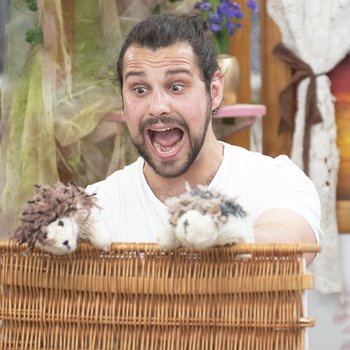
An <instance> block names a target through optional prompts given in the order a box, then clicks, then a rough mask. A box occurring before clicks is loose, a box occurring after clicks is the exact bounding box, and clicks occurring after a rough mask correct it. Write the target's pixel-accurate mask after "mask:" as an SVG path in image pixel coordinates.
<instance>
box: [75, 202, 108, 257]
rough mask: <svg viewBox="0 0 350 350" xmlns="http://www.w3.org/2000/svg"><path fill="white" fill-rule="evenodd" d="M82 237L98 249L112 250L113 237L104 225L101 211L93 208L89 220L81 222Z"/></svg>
mask: <svg viewBox="0 0 350 350" xmlns="http://www.w3.org/2000/svg"><path fill="white" fill-rule="evenodd" d="M80 237H81V238H82V239H86V240H88V241H89V242H90V243H91V244H92V245H93V246H94V247H96V248H98V249H101V250H104V251H108V250H109V249H110V248H111V245H112V235H111V234H110V232H109V231H108V229H107V227H106V225H105V223H104V220H103V216H102V215H101V209H99V208H93V209H92V210H91V212H90V214H89V216H88V218H87V219H86V220H85V221H82V222H81V224H80Z"/></svg>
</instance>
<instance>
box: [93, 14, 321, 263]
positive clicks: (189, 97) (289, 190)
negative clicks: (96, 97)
mask: <svg viewBox="0 0 350 350" xmlns="http://www.w3.org/2000/svg"><path fill="white" fill-rule="evenodd" d="M117 73H118V78H119V83H120V87H121V93H122V97H123V102H124V115H125V119H126V123H127V126H128V129H129V132H130V135H131V138H132V140H133V143H134V145H135V147H136V148H137V150H138V152H139V154H140V156H141V157H140V158H139V159H138V160H137V161H136V162H135V163H133V164H131V165H129V166H127V167H125V168H124V169H123V170H120V171H117V172H116V173H114V174H112V175H111V176H110V177H108V178H107V179H106V180H104V181H101V182H99V183H97V184H94V185H92V186H89V187H88V191H90V192H97V195H98V198H99V200H100V204H101V206H102V207H103V209H104V212H103V215H104V217H105V220H106V223H107V225H108V228H109V229H110V230H111V233H112V235H113V239H114V240H115V241H119V242H154V241H155V238H154V237H155V235H156V233H157V232H159V230H161V229H162V228H164V226H165V225H168V216H169V214H168V212H167V207H166V205H165V204H164V201H165V200H166V199H167V198H169V197H171V196H176V195H179V194H181V193H182V192H184V190H185V183H186V182H187V183H188V184H189V185H190V186H191V187H193V186H196V185H198V184H202V185H208V186H209V188H215V189H216V190H218V191H220V192H222V193H225V194H226V195H229V196H231V197H235V198H237V200H238V202H239V203H240V204H241V205H242V206H243V207H244V208H245V210H246V211H247V212H248V213H249V214H250V215H251V217H252V218H253V221H254V225H253V232H254V236H255V240H256V242H304V243H305V242H308V243H313V242H316V241H317V238H318V231H319V225H320V204H319V199H318V195H317V193H316V190H315V188H314V186H313V184H312V183H311V181H310V180H309V179H308V178H307V177H306V176H305V174H304V173H303V172H302V171H301V170H299V169H298V168H297V167H296V166H295V165H294V164H293V163H292V162H291V161H290V160H289V159H288V158H287V157H286V156H280V157H277V158H276V159H272V158H270V157H267V156H264V155H261V154H259V153H255V152H251V151H247V150H245V149H242V148H239V147H235V146H232V145H228V144H225V143H223V142H220V141H218V140H217V139H216V137H215V135H214V132H213V128H212V115H213V113H215V111H217V110H218V108H219V107H220V103H221V100H222V95H223V85H224V77H223V74H222V73H221V71H220V69H219V67H218V64H217V60H216V53H215V48H214V46H213V44H212V40H211V33H210V31H209V29H208V27H207V24H206V23H205V21H204V20H203V19H202V18H201V17H200V16H189V15H180V16H178V15H173V14H166V15H165V14H163V15H155V16H152V17H150V18H148V19H146V20H144V21H142V22H140V23H138V24H137V25H136V26H135V27H134V28H133V29H132V30H131V32H130V33H129V35H128V37H127V38H126V41H125V43H124V46H123V47H122V50H121V52H120V57H119V60H118V63H117ZM306 258H307V260H308V261H311V260H312V258H313V256H312V255H308V256H307V257H306Z"/></svg>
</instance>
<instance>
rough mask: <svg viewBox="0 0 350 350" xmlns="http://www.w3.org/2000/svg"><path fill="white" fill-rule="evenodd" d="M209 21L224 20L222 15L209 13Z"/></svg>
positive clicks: (217, 21) (219, 21) (218, 21)
mask: <svg viewBox="0 0 350 350" xmlns="http://www.w3.org/2000/svg"><path fill="white" fill-rule="evenodd" d="M209 21H210V23H217V24H221V23H222V22H223V21H224V18H223V17H222V16H219V15H217V14H211V15H209Z"/></svg>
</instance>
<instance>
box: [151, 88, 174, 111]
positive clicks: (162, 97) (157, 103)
mask: <svg viewBox="0 0 350 350" xmlns="http://www.w3.org/2000/svg"><path fill="white" fill-rule="evenodd" d="M170 112H171V108H170V101H169V96H168V94H167V93H166V92H165V91H162V90H153V91H152V93H151V95H150V100H149V115H150V116H152V117H159V116H161V115H167V114H169V113H170Z"/></svg>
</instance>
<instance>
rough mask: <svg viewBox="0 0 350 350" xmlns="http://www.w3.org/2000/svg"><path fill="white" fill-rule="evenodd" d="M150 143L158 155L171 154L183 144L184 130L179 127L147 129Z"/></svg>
mask: <svg viewBox="0 0 350 350" xmlns="http://www.w3.org/2000/svg"><path fill="white" fill-rule="evenodd" d="M147 132H148V135H149V139H150V141H151V144H152V146H153V148H154V150H155V151H156V153H158V154H159V155H160V156H162V157H164V156H173V155H175V154H176V153H177V151H178V150H179V149H180V148H181V146H182V144H183V136H184V132H183V130H181V129H180V128H177V127H175V128H163V129H148V130H147Z"/></svg>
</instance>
